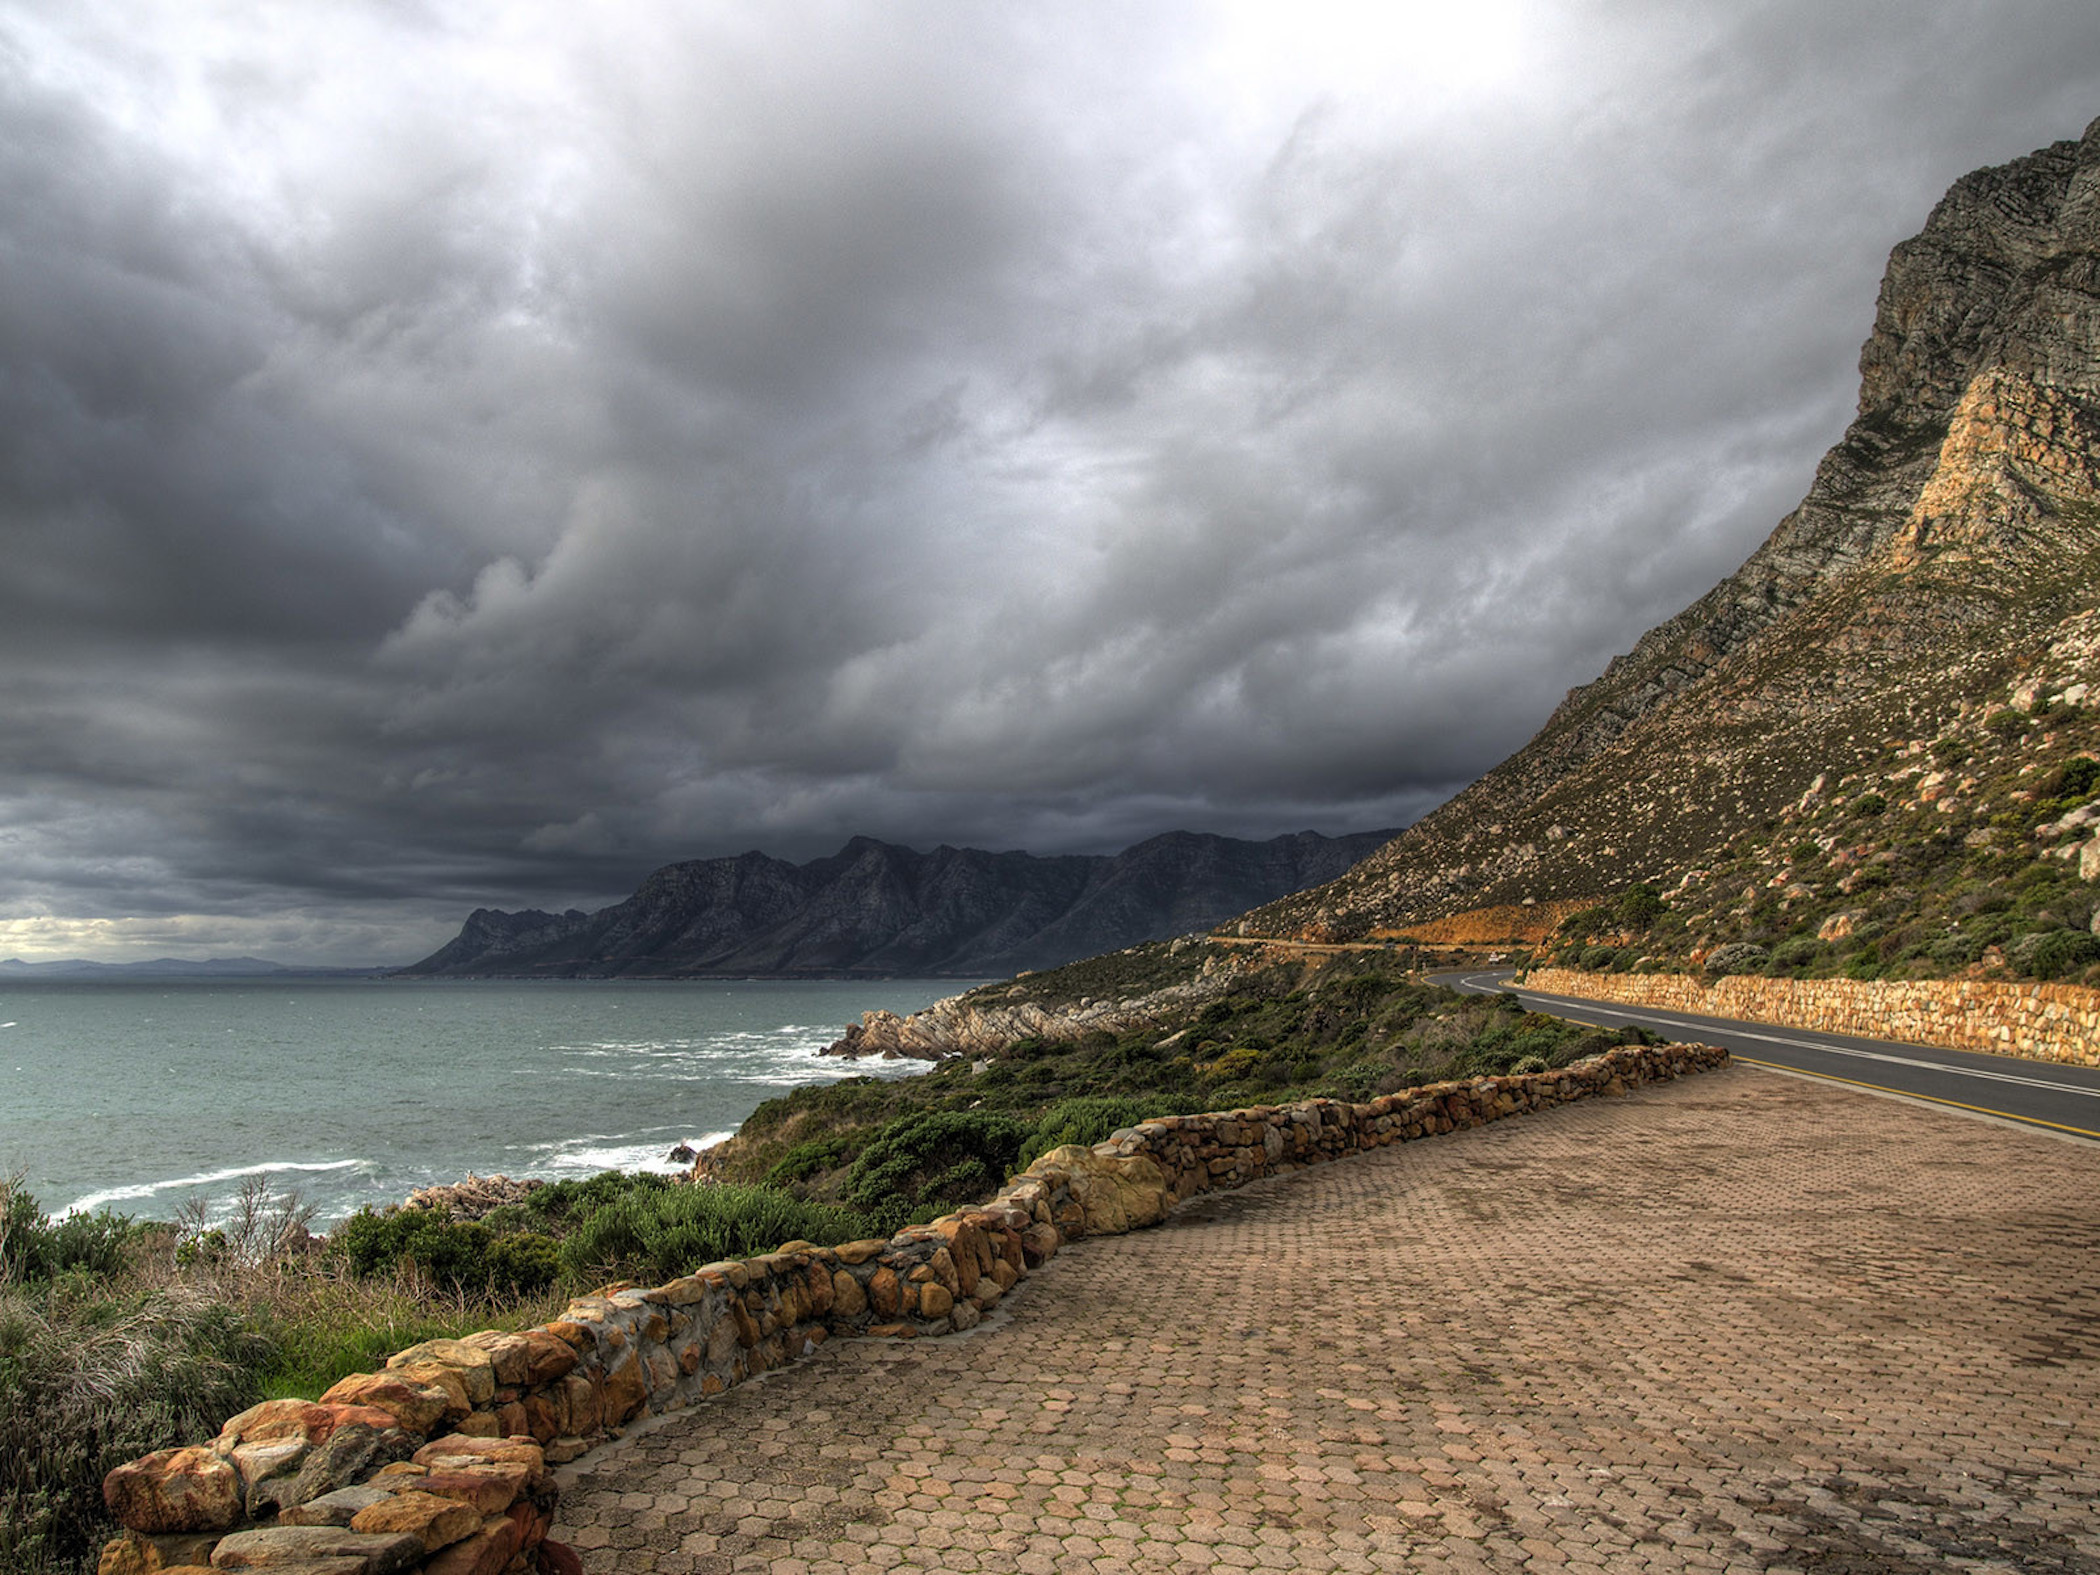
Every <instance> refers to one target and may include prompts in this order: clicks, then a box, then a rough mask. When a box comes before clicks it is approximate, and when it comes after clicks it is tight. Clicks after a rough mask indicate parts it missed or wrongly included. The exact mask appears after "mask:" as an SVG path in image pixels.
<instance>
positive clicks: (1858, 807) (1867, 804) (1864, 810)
mask: <svg viewBox="0 0 2100 1575" xmlns="http://www.w3.org/2000/svg"><path fill="white" fill-rule="evenodd" d="M1888 807H1889V801H1888V800H1887V799H1885V798H1883V797H1882V796H1881V795H1880V794H1879V793H1862V794H1860V796H1859V797H1858V798H1856V799H1854V800H1853V801H1852V809H1851V814H1852V817H1853V819H1855V820H1871V819H1873V818H1874V817H1875V816H1876V815H1880V814H1883V813H1885V812H1886V811H1887V809H1888Z"/></svg>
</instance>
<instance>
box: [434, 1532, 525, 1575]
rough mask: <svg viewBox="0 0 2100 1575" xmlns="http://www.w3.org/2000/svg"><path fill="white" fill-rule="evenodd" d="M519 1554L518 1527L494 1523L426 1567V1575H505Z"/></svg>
mask: <svg viewBox="0 0 2100 1575" xmlns="http://www.w3.org/2000/svg"><path fill="white" fill-rule="evenodd" d="M517 1550H518V1528H517V1526H516V1525H515V1524H513V1523H512V1522H511V1521H509V1520H505V1519H497V1520H493V1521H490V1522H489V1523H488V1524H487V1525H485V1526H484V1527H483V1528H482V1529H481V1530H479V1531H477V1532H475V1533H474V1534H473V1535H472V1536H471V1537H468V1538H466V1539H465V1540H464V1541H461V1542H455V1543H454V1544H453V1545H452V1546H451V1547H449V1548H447V1549H445V1551H444V1552H442V1553H440V1554H438V1555H437V1557H435V1558H433V1559H432V1560H431V1561H430V1562H429V1563H427V1564H425V1565H424V1566H423V1575H502V1571H503V1570H504V1569H505V1567H506V1566H508V1565H509V1563H510V1561H511V1556H512V1555H513V1554H515V1553H516V1552H517Z"/></svg>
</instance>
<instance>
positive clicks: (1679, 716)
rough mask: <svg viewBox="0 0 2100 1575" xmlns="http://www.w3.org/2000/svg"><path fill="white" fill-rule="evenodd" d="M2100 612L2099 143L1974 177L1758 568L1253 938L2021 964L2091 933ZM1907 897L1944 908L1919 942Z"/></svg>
mask: <svg viewBox="0 0 2100 1575" xmlns="http://www.w3.org/2000/svg"><path fill="white" fill-rule="evenodd" d="M2096 605H2100V122H2096V123H2095V126H2094V127H2093V128H2091V129H2089V130H2088V131H2087V132H2086V134H2085V136H2084V138H2083V139H2081V140H2080V141H2077V142H2069V141H2067V142H2060V143H2057V144H2055V145H2053V146H2051V147H2048V148H2044V149H2042V150H2041V151H2039V152H2037V153H2035V154H2032V155H2030V156H2029V157H2027V158H2024V159H2019V160H2016V161H2014V162H2013V163H2011V164H2007V165H2004V166H2001V167H1998V168H1994V169H1986V170H1981V171H1978V172H1976V173H1975V174H1973V175H1969V176H1967V177H1964V178H1963V179H1962V180H1960V181H1958V182H1956V183H1955V185H1954V187H1953V189H1952V190H1950V191H1949V192H1948V194H1947V196H1946V197H1945V198H1944V199H1943V200H1942V201H1941V202H1940V204H1939V205H1938V207H1936V208H1935V209H1934V210H1933V213H1932V215H1931V217H1930V219H1929V220H1928V221H1927V223H1926V226H1925V228H1924V230H1923V231H1922V232H1921V233H1920V234H1919V235H1918V236H1916V237H1915V238H1913V239H1911V240H1909V241H1906V242H1904V243H1903V244H1902V245H1900V246H1898V247H1897V248H1896V250H1895V252H1894V254H1893V255H1892V256H1891V258H1890V260H1889V266H1888V271H1887V275H1886V277H1885V279H1884V281H1883V284H1882V287H1881V294H1880V299H1879V301H1878V303H1877V306H1876V310H1875V318H1874V326H1873V331H1872V333H1871V334H1870V335H1869V337H1868V339H1867V342H1866V345H1865V347H1864V348H1863V349H1862V351H1861V353H1860V396H1859V411H1858V416H1857V418H1856V419H1855V420H1854V421H1853V423H1852V425H1851V426H1850V428H1849V429H1848V430H1847V431H1846V433H1845V434H1844V436H1843V437H1842V439H1841V440H1840V441H1839V442H1838V444H1837V445H1836V447H1834V448H1833V449H1831V451H1830V452H1829V454H1828V455H1826V456H1825V458H1824V460H1823V462H1822V464H1821V465H1820V466H1819V467H1818V469H1817V472H1816V475H1815V479H1814V482H1813V484H1812V485H1811V487H1810V489H1809V492H1808V496H1807V497H1806V498H1805V499H1804V500H1803V502H1802V504H1801V506H1800V507H1799V508H1798V509H1796V510H1795V511H1794V512H1793V513H1792V514H1790V515H1789V516H1788V517H1787V518H1786V519H1784V520H1782V521H1781V522H1780V524H1779V526H1778V528H1777V529H1776V530H1775V531H1774V532H1773V534H1772V536H1771V537H1770V539H1768V540H1767V541H1766V542H1765V543H1764V545H1763V546H1762V547H1760V548H1759V549H1758V550H1757V552H1756V553H1754V554H1753V555H1752V556H1751V557H1750V559H1749V560H1748V561H1747V562H1746V563H1745V564H1744V565H1743V567H1742V568H1741V569H1739V570H1738V571H1737V572H1736V573H1735V574H1733V575H1731V576H1730V577H1729V578H1728V579H1727V580H1725V581H1723V582H1722V583H1721V584H1720V585H1718V586H1716V587H1715V588H1714V590H1713V591H1711V592H1709V593H1708V594H1707V595H1706V596H1705V597H1703V598H1701V599H1700V601H1698V602H1697V603H1696V604H1694V605H1693V606H1692V607H1690V608H1688V609H1687V610H1686V611H1685V612H1683V613H1682V614H1680V615H1679V616H1678V617H1676V618H1674V619H1672V620H1670V621H1669V622H1668V623H1666V624H1664V625H1662V626H1661V627H1659V628H1657V629H1654V630H1652V631H1650V632H1649V633H1648V634H1647V635H1645V636H1643V637H1642V639H1641V640H1640V641H1639V642H1638V643H1637V644H1636V645H1635V646H1634V648H1633V650H1632V651H1630V652H1629V653H1628V654H1627V655H1625V656H1623V657H1621V658H1619V659H1618V660H1616V661H1614V662H1613V663H1612V664H1611V666H1610V667H1609V668H1608V669H1607V670H1606V672H1605V673H1604V674H1603V676H1602V677H1600V678H1599V679H1598V680H1597V681H1596V682H1594V683H1592V684H1589V685H1587V686H1585V687H1583V688H1580V689H1577V690H1575V691H1574V692H1572V693H1571V694H1570V695H1569V696H1568V697H1567V699H1566V700H1565V701H1564V702H1563V703H1562V705H1561V706H1560V708H1559V709H1558V710H1557V711H1556V712H1555V713H1554V715H1553V716H1552V718H1551V719H1550V720H1549V721H1548V722H1547V724H1546V726H1545V727H1544V728H1543V729H1542V730H1541V731H1540V732H1539V734H1538V736H1537V737H1536V738H1534V739H1533V740H1532V741H1531V743H1529V744H1528V745H1526V746H1525V748H1523V749H1522V750H1520V751H1519V752H1518V753H1517V754H1516V755H1514V756H1512V757H1511V758H1510V759H1509V760H1507V761H1505V762H1504V763H1503V764H1502V765H1500V766H1498V767H1497V768H1496V769H1495V770H1493V771H1491V772H1489V773H1488V774H1487V775H1486V776H1485V777H1483V778H1482V779H1481V780H1480V781H1479V782H1477V783H1475V784H1474V785H1473V786H1472V787H1470V788H1468V789H1467V790H1466V791H1465V792H1463V793H1461V794H1459V795H1458V797H1456V798H1455V799H1453V800H1452V801H1451V802H1450V803H1448V804H1446V805H1444V806H1443V807H1442V808H1441V809H1439V810H1437V811H1436V812H1435V813H1434V814H1432V815H1430V816H1429V817H1427V818H1426V819H1425V820H1423V821H1422V822H1421V823H1419V824H1418V825H1416V826H1414V827H1412V828H1410V829H1409V830H1407V831H1406V832H1404V833H1403V834H1402V835H1401V836H1399V837H1398V838H1396V839H1395V840H1394V841H1393V842H1392V843H1391V844H1389V845H1388V846H1387V847H1385V848H1384V849H1382V850H1380V851H1379V852H1378V853H1377V854H1375V855H1373V856H1372V857H1371V858H1369V859H1367V860H1365V861H1364V863H1362V864H1361V865H1359V866H1357V867H1356V868H1355V869H1353V870H1352V871H1350V872H1349V873H1348V874H1347V875H1345V876H1343V877H1342V878H1341V879H1339V880H1337V881H1334V882H1332V883H1330V884H1328V885H1326V886H1323V887H1319V888H1317V889H1315V890H1312V891H1308V892H1305V893H1302V894H1298V895H1294V896H1291V897H1287V898H1285V899H1283V900H1281V901H1279V902H1276V903H1273V904H1270V905H1269V906H1267V907H1265V908H1262V909H1260V910H1258V911H1256V912H1255V913H1252V914H1250V915H1248V916H1247V918H1246V919H1245V920H1244V921H1242V923H1241V924H1240V925H1239V927H1238V928H1239V930H1240V932H1241V933H1244V934H1248V935H1267V936H1277V937H1298V938H1310V939H1357V938H1375V937H1378V936H1400V935H1409V934H1412V933H1414V930H1415V928H1416V927H1418V926H1421V925H1423V924H1425V923H1426V922H1427V921H1431V920H1436V919H1440V918H1444V917H1447V916H1451V915H1457V914H1463V913H1467V912H1474V911H1478V910H1482V909H1487V908H1492V907H1496V906H1498V905H1500V906H1523V905H1527V904H1530V905H1536V904H1540V903H1548V902H1561V903H1570V902H1573V903H1577V904H1582V905H1585V906H1587V905H1594V904H1596V903H1598V902H1603V901H1607V900H1608V899H1611V898H1612V897H1613V896H1614V895H1615V894H1617V893H1621V892H1624V891H1626V890H1628V889H1629V888H1632V887H1635V886H1637V885H1643V884H1645V885H1649V886H1653V887H1655V888H1656V889H1657V890H1658V891H1659V892H1662V893H1664V894H1665V895H1666V897H1667V901H1668V906H1669V911H1670V913H1671V914H1672V915H1673V916H1674V918H1675V920H1676V921H1677V922H1678V923H1679V924H1681V926H1682V928H1681V930H1679V931H1674V932H1672V933H1670V934H1666V935H1659V936H1657V937H1656V938H1655V945H1654V947H1653V948H1652V950H1653V953H1654V955H1655V956H1656V957H1658V958H1661V957H1664V956H1668V957H1669V958H1671V959H1674V960H1677V961H1682V960H1685V959H1688V958H1692V957H1695V956H1697V957H1700V958H1703V956H1704V955H1705V954H1706V953H1707V952H1708V951H1710V950H1711V949H1712V948H1713V947H1715V946H1718V945H1725V944H1750V945H1766V946H1768V947H1769V946H1770V945H1772V944H1775V943H1777V944H1786V943H1789V942H1793V941H1798V940H1800V938H1801V933H1800V932H1801V930H1802V927H1803V926H1806V927H1807V933H1808V936H1809V938H1810V939H1812V940H1816V941H1817V942H1818V944H1820V945H1824V946H1828V945H1830V944H1832V943H1835V942H1839V941H1843V940H1846V939H1847V938H1848V937H1849V936H1857V935H1859V934H1861V933H1862V932H1863V931H1872V932H1874V933H1875V936H1876V945H1877V948H1879V947H1880V946H1881V943H1882V942H1885V941H1890V940H1891V937H1894V940H1893V942H1892V950H1891V951H1890V953H1889V954H1888V955H1883V953H1882V951H1881V950H1879V949H1877V951H1876V953H1875V956H1874V966H1882V965H1885V964H1887V963H1888V962H1890V961H1892V960H1894V953H1896V952H1906V951H1908V952H1909V953H1910V955H1909V956H1908V957H1906V958H1905V959H1904V960H1905V961H1906V962H1920V961H1922V962H1923V963H1924V964H1926V965H1930V966H1943V967H1949V968H1960V967H1969V966H1972V965H1975V964H1979V963H1983V962H1984V960H1985V956H1986V954H1987V953H1991V952H1992V949H1993V948H1994V947H1995V948H1996V953H1995V954H1994V955H1993V956H1992V958H1991V962H1990V964H1989V965H1991V966H1999V965H2000V963H1999V959H2000V958H2003V959H2004V963H2005V964H2006V965H2011V966H2018V964H2017V961H2016V959H2015V957H2014V951H2013V950H2008V949H2007V943H2012V944H2013V947H2014V950H2016V949H2017V943H2018V941H2019V940H2020V939H2021V938H2022V937H2021V936H2020V935H2017V934H2015V933H2014V932H2015V930H2016V929H2017V928H2018V926H2019V925H2020V924H2021V923H2032V924H2034V925H2035V926H2037V927H2040V928H2051V929H2063V928H2071V927H2077V926H2082V925H2084V924H2085V923H2087V922H2088V918H2089V913H2090V908H2091V902H2090V899H2089V898H2088V897H2086V895H2085V894H2084V886H2085V882H2084V881H2083V880H2082V879H2080V878H2079V861H2078V860H2077V859H2067V858H2056V857H2053V856H2050V857H2045V855H2054V854H2057V853H2060V852H2062V851H2063V850H2064V848H2065V845H2066V843H2065V839H2067V838H2070V837H2071V835H2072V833H2073V832H2074V831H2076V830H2078V829H2080V827H2082V825H2083V822H2077V823H2075V824H2072V825H2063V826H2057V825H2056V822H2057V821H2058V820H2059V819H2060V818H2061V817H2062V816H2063V815H2065V814H2071V815H2073V816H2074V817H2075V815H2076V814H2077V813H2079V812H2081V811H2082V808H2083V806H2082V803H2080V804H2069V805H2068V806H2063V805H2059V804H2058V801H2059V800H2064V799H2066V798H2076V797H2078V795H2079V794H2080V793H2081V792H2082V791H2083V789H2082V788H2081V786H2080V782H2081V780H2082V779H2081V777H2080V775H2079V774H2080V772H2081V771H2083V770H2084V769H2085V768H2084V767H2079V766H2075V765H2072V764H2070V762H2071V761H2072V760H2073V759H2074V758H2075V757H2077V756H2078V755H2079V754H2080V752H2082V751H2085V750H2087V749H2089V748H2090V747H2091V746H2092V745H2093V744H2094V743H2095V742H2096V741H2100V740H2096V738H2095V735H2094V731H2093V729H2092V728H2091V727H2090V726H2089V725H2088V721H2089V718H2090V714H2091V708H2092V706H2093V704H2094V703H2095V701H2096V700H2100V667H2096V663H2095V656H2094V637H2093V635H2094V627H2095V619H2096V617H2100V614H2096V611H2095V609H2096ZM1876 804H1879V805H1882V806H1885V807H1886V813H1885V814H1883V813H1882V812H1881V811H1877V810H1876V809H1875V808H1874V807H1873V806H1874V805H1876ZM2044 806H2048V807H2047V808H2046V810H2045V808H2044ZM1877 815H1880V816H1881V818H1876V817H1877ZM2044 828H2054V829H2044ZM2037 831H2040V832H2041V835H2040V838H2039V841H2038V840H2037V837H2036V833H2037ZM2042 844H2047V846H2046V847H2045V846H2043V845H2042ZM2088 862H2090V861H2088ZM2092 873H2100V871H2093V872H2092ZM1782 876H1783V877H1784V878H1782ZM1752 884H1754V885H1755V887H1756V889H1755V891H1754V892H1753V891H1752V890H1751V886H1752ZM2001 888H2002V889H2001ZM2013 888H2017V890H2014V889H2013ZM2072 888H2077V889H2075V890H2074V889H2072ZM1870 892H1881V893H1885V894H1887V895H1884V896H1882V897H1880V898H1875V899H1871V900H1870V898H1869V896H1868V895H1867V894H1868V893H1870ZM1855 898H1857V900H1856V901H1855V900H1853V899H1855ZM1907 900H1914V901H1916V902H1919V903H1922V904H1924V908H1925V910H1926V911H1925V912H1923V913H1921V914H1918V915H1916V916H1915V917H1914V918H1913V919H1911V920H1907V921H1905V922H1904V923H1896V922H1895V919H1896V914H1895V913H1894V911H1893V909H1894V905H1895V904H1897V903H1899V902H1902V901H1907ZM2001 902H2002V903H2003V904H2005V906H2003V907H2000V906H1998V904H2000V903H2001ZM1984 910H1989V911H1990V912H1992V913H1998V914H2004V915H2016V916H2017V917H2006V918H2002V919H2000V920H1999V921H1998V922H1997V923H1996V924H1978V923H1977V922H1976V920H1977V919H1978V917H1979V915H1981V914H1982V913H1983V912H1984ZM1956 921H1962V922H1963V923H1965V924H1966V925H1967V928H1966V929H1965V930H1964V931H1963V934H1962V935H1961V937H1960V938H1958V939H1955V938H1952V937H1951V936H1950V935H1949V934H1943V933H1940V932H1941V931H1944V930H1950V929H1951V928H1952V927H1953V926H1954V925H1955V924H1956ZM1581 924H1587V925H1588V926H1589V927H1590V928H1591V929H1592V930H1593V931H1595V932H1597V933H1596V936H1595V938H1594V940H1593V941H1592V943H1593V944H1601V943H1602V942H1603V940H1605V939H1607V938H1609V935H1608V933H1607V932H1609V926H1607V925H1604V924H1602V923H1600V922H1598V921H1597V920H1596V919H1594V918H1593V917H1592V918H1587V919H1583V920H1582V921H1581ZM1848 924H1849V925H1851V926H1852V929H1851V930H1850V931H1846V929H1845V926H1846V925H1848ZM1933 926H1937V928H1932V927H1933ZM1580 927H1581V925H1580V924H1579V925H1578V928H1580ZM1826 927H1827V928H1828V929H1829V930H1830V933H1829V934H1827V935H1826V934H1823V933H1822V932H1823V931H1824V930H1825V928H1826ZM1929 928H1932V933H1930V934H1928V933H1926V930H1927V929H1929ZM1899 932H1901V933H1899ZM1642 933H1643V934H1645V933H1646V932H1645V931H1643V932H1642ZM1979 934H1981V935H1984V936H1985V939H1984V940H1983V941H1982V942H1981V944H1980V946H1979V945H1973V944H1972V941H1973V940H1974V938H1975V937H1976V936H1977V935H1979ZM1582 938H1583V939H1585V940H1591V939H1592V938H1591V937H1588V936H1585V937H1582ZM1919 947H1922V948H1923V950H1921V951H1920V950H1913V948H1919ZM1935 947H1937V948H1938V950H1937V952H1935V951H1934V948H1935ZM1795 951H1796V954H1798V955H1804V956H1805V955H1807V952H1806V949H1805V948H1802V947H1799V946H1797V947H1796V948H1795ZM1972 954H1973V955H1972ZM1816 955H1817V958H1818V960H1819V961H1823V962H1828V961H1830V959H1831V954H1829V953H1818V954H1816ZM1841 955H1843V956H1846V957H1850V956H1852V955H1854V954H1852V953H1843V954H1841ZM1858 966H1859V967H1860V968H1861V969H1864V968H1865V967H1866V966H1867V964H1865V963H1864V962H1862V963H1860V964H1859V965H1858Z"/></svg>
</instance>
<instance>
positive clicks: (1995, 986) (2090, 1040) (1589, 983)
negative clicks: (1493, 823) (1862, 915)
mask: <svg viewBox="0 0 2100 1575" xmlns="http://www.w3.org/2000/svg"><path fill="white" fill-rule="evenodd" d="M1524 984H1525V987H1526V988H1527V989H1532V990H1540V991H1543V992H1545V993H1546V994H1548V995H1573V996H1580V997H1582V998H1583V999H1585V1000H1594V1001H1618V1002H1621V1003H1623V1004H1625V1005H1629V1006H1653V1007H1657V1008H1660V1009H1662V1010H1665V1011H1675V1012H1695V1013H1698V1014H1700V1015H1702V1016H1706V1017H1735V1018H1741V1019H1742V1020H1744V1021H1745V1022H1753V1023H1774V1024H1778V1025H1780V1026H1783V1027H1789V1028H1813V1029H1818V1030H1820V1031H1822V1032H1824V1033H1833V1034H1857V1035H1859V1036H1861V1037H1862V1038H1867V1039H1897V1040H1902V1041H1904V1042H1906V1043H1909V1044H1919V1045H1939V1046H1941V1047H1943V1048H1945V1049H1949V1050H1984V1051H1990V1052H1993V1053H1995V1054H1998V1055H2017V1056H2026V1057H2029V1058H2030V1059H2033V1060H2037V1061H2058V1062H2063V1063H2065V1064H2067V1065H2072V1066H2100V990H2091V989H2087V988H2085V987H2083V986H2081V985H2072V984H2008V983H2005V982H2002V981H1999V980H1985V979H1767V978H1764V977H1762V976H1761V975H1757V974H1730V975H1728V976H1727V977H1726V978H1722V979H1714V980H1705V979H1701V978H1699V977H1698V976H1696V975H1694V974H1683V973H1585V972H1583V971H1582V970H1580V969H1577V968H1534V969H1532V970H1531V972H1530V973H1529V974H1528V975H1526V976H1525V979H1524Z"/></svg>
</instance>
